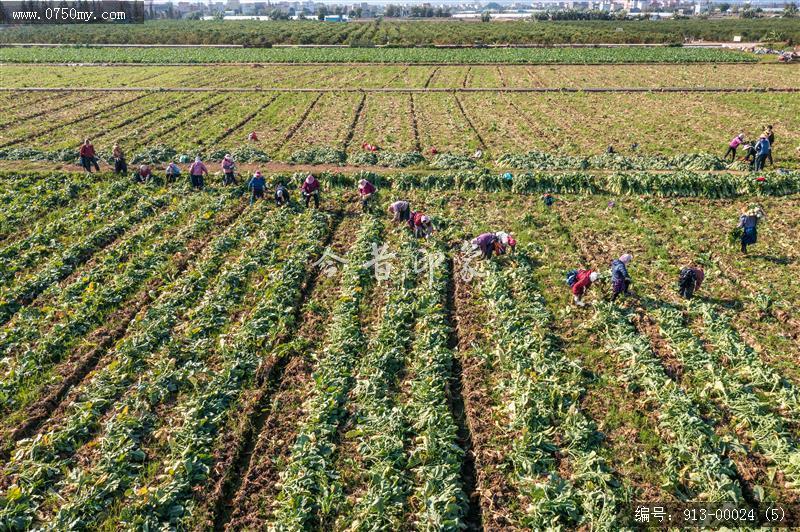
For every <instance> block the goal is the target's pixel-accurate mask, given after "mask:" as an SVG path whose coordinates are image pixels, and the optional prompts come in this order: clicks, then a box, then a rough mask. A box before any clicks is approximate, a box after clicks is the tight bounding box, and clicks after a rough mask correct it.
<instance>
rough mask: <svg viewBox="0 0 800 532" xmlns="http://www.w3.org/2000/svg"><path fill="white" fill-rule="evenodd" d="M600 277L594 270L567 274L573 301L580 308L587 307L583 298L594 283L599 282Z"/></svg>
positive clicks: (574, 271) (573, 271) (575, 271)
mask: <svg viewBox="0 0 800 532" xmlns="http://www.w3.org/2000/svg"><path fill="white" fill-rule="evenodd" d="M599 277H600V275H599V274H598V273H597V272H593V271H592V270H572V271H571V272H569V273H568V274H567V285H569V287H570V290H572V301H574V302H575V304H576V305H578V306H579V307H585V306H586V303H584V302H583V296H585V295H586V292H588V291H589V288H591V286H592V283H594V282H595V281H597V279H598V278H599Z"/></svg>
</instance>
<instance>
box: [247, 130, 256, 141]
mask: <svg viewBox="0 0 800 532" xmlns="http://www.w3.org/2000/svg"><path fill="white" fill-rule="evenodd" d="M247 140H249V141H250V142H258V135H256V132H255V131H251V132H250V134H249V135H247Z"/></svg>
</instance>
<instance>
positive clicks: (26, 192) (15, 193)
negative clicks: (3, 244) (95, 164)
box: [0, 173, 108, 249]
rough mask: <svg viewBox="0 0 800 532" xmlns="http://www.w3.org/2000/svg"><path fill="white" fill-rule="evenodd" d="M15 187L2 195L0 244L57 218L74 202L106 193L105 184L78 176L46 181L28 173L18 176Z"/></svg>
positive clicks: (1, 193) (54, 176)
mask: <svg viewBox="0 0 800 532" xmlns="http://www.w3.org/2000/svg"><path fill="white" fill-rule="evenodd" d="M10 183H12V185H11V186H10V187H8V188H5V187H4V188H3V191H2V192H0V204H2V205H3V211H2V213H0V241H5V240H6V239H7V238H8V237H9V236H10V235H11V234H12V233H14V232H19V231H20V230H24V229H25V228H27V227H29V226H30V224H31V223H32V222H34V221H35V220H37V221H38V220H41V217H42V216H46V215H47V216H57V215H60V214H62V213H63V212H64V209H65V208H68V207H69V206H70V205H72V204H73V203H79V202H80V201H81V200H83V199H86V198H88V197H91V193H93V192H97V193H101V192H103V191H105V190H106V185H107V184H108V183H107V182H105V181H97V180H96V179H94V178H92V179H91V180H89V179H87V178H86V177H85V176H79V175H63V176H59V175H52V177H51V179H50V180H48V181H47V182H44V181H42V180H41V179H40V178H39V177H38V176H36V175H34V174H31V173H26V174H24V175H19V176H15V177H14V178H13V181H10ZM4 249H5V248H4Z"/></svg>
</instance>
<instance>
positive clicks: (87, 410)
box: [0, 210, 286, 522]
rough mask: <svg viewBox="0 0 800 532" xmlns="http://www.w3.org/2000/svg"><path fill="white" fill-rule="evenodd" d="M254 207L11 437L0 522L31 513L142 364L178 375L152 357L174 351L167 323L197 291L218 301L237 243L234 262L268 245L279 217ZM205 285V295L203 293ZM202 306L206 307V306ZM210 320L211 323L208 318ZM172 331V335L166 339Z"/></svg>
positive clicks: (194, 301) (190, 304)
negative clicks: (41, 425) (41, 427)
mask: <svg viewBox="0 0 800 532" xmlns="http://www.w3.org/2000/svg"><path fill="white" fill-rule="evenodd" d="M258 214H259V211H258V210H256V211H252V212H251V213H249V214H248V215H247V216H245V217H243V218H242V219H240V221H238V222H237V223H236V224H235V225H234V226H232V227H231V228H229V229H228V230H227V231H225V232H224V233H223V234H222V235H220V236H218V237H216V238H215V239H214V241H213V242H212V243H211V244H210V246H209V248H208V251H207V252H206V253H205V254H204V255H203V256H202V257H201V258H200V259H199V260H198V261H197V263H196V265H195V266H194V268H192V269H191V270H190V271H189V272H188V273H187V274H185V275H182V276H180V277H179V278H178V279H176V280H175V281H173V282H171V283H169V284H168V285H167V286H165V287H164V289H163V291H162V292H161V296H160V297H159V298H158V299H157V301H156V302H155V303H153V304H152V305H150V306H149V307H148V308H147V309H146V310H145V311H144V312H143V313H142V314H141V315H140V316H138V317H137V318H136V320H135V322H134V324H133V325H132V327H131V330H130V331H129V333H128V335H126V337H125V338H123V340H122V341H121V342H120V343H119V344H118V345H117V346H116V347H115V348H114V349H113V351H112V352H110V353H109V355H108V356H109V357H112V358H113V359H114V363H112V364H109V365H106V366H104V367H103V368H102V369H101V370H100V371H98V372H97V373H95V374H93V375H92V377H91V379H90V380H89V381H88V382H86V383H85V384H83V385H82V386H81V391H80V395H78V397H77V398H76V399H75V400H74V401H73V402H72V403H71V404H70V405H68V406H67V408H66V410H65V411H64V413H63V414H62V416H61V417H60V418H59V419H58V420H56V423H55V424H54V425H53V426H52V427H50V429H49V430H48V431H47V432H45V433H43V434H40V435H38V436H37V437H36V438H34V439H33V440H23V441H21V442H20V443H19V444H18V448H17V450H16V452H15V453H14V458H13V459H12V461H11V462H10V464H9V466H8V468H7V469H6V473H11V472H14V473H15V474H16V475H15V477H14V481H15V484H14V485H12V486H11V487H9V488H7V492H6V494H5V500H4V501H5V503H6V505H5V507H4V508H3V510H2V513H0V515H2V519H3V520H4V521H3V522H30V520H31V519H33V516H34V514H35V513H36V509H37V508H38V507H39V505H40V504H42V502H43V499H42V497H41V496H40V495H39V494H40V493H41V492H42V490H45V489H48V488H50V487H52V486H53V485H55V483H56V482H58V481H59V480H60V479H61V478H62V474H61V470H62V469H63V468H64V467H65V466H69V465H71V463H72V460H71V456H72V453H73V452H75V451H76V450H77V449H78V448H79V447H80V446H81V445H82V444H83V443H85V442H86V440H87V438H88V437H89V436H90V435H91V434H92V433H93V432H94V431H95V430H96V429H97V428H99V427H100V426H101V425H100V424H101V421H102V420H103V419H104V416H105V415H106V412H107V411H108V410H109V409H110V408H113V407H114V406H115V404H116V399H117V398H118V397H119V396H120V395H121V394H122V393H123V392H125V390H127V389H128V388H129V386H130V385H131V384H132V383H133V382H135V380H136V379H137V378H138V377H139V375H140V374H141V373H142V371H143V370H148V369H149V373H148V375H149V376H151V377H155V376H158V375H161V376H162V377H163V376H164V374H163V372H165V371H168V370H170V369H171V370H173V373H172V375H173V376H176V375H178V373H177V371H178V369H180V367H175V366H173V364H174V362H169V360H168V358H162V359H161V363H160V364H159V359H158V358H155V359H153V358H152V357H154V356H156V357H158V356H161V357H163V356H164V355H165V354H170V353H172V354H173V355H174V354H175V349H176V348H179V347H180V345H181V342H180V340H181V338H182V337H181V336H180V334H181V333H177V332H173V331H177V329H176V326H177V325H179V324H180V323H182V322H183V323H189V324H190V323H191V321H190V320H191V318H192V317H193V316H195V315H197V314H196V312H195V310H194V307H195V306H196V305H198V302H199V301H201V298H203V297H204V296H205V297H207V299H203V300H204V301H210V302H211V303H215V302H216V304H217V305H219V304H220V303H219V301H218V299H215V298H214V296H213V294H215V293H216V290H222V289H224V285H222V286H220V284H219V283H221V282H222V281H223V280H224V279H225V277H224V272H226V271H227V270H225V267H226V264H227V261H228V260H229V259H230V258H231V253H232V251H234V250H236V248H237V247H239V245H240V243H242V242H251V244H250V245H248V246H245V251H244V252H242V253H243V255H242V258H240V259H238V260H235V261H234V262H233V264H234V265H236V264H239V263H240V261H243V260H245V259H247V261H249V263H250V267H251V268H252V267H253V266H255V265H257V263H254V262H253V258H252V256H250V254H253V253H255V252H256V250H257V249H262V250H265V249H266V250H272V249H273V247H274V239H270V238H266V237H267V236H269V235H271V234H272V233H275V235H277V234H278V233H277V232H279V231H282V230H283V224H282V223H281V222H285V221H286V220H285V219H283V218H274V219H273V221H272V222H271V223H270V224H269V225H268V226H267V228H265V229H264V231H263V232H262V231H260V230H259V227H260V226H261V222H260V219H259V216H258ZM273 236H274V235H273ZM254 242H255V243H260V244H259V246H260V247H255V248H254V246H253V245H252V243H254ZM233 256H234V257H235V256H236V255H233ZM233 267H235V266H232V268H233ZM227 278H228V280H229V282H228V287H229V288H231V289H233V288H235V287H236V285H237V284H238V282H237V281H236V280H235V279H233V278H232V277H230V275H229V276H228V277H227ZM207 292H208V293H209V294H210V295H207ZM223 305H224V302H223ZM200 308H205V307H202V306H201V307H200ZM208 308H209V309H210V310H211V311H214V308H213V306H212V307H208ZM187 320H189V321H187ZM211 324H212V325H213V319H212V322H211ZM207 325H208V323H207ZM191 331H193V329H192V328H191V327H189V328H188V332H184V333H183V334H190V335H191V334H194V335H198V334H200V333H202V331H203V327H200V328H199V329H198V330H197V331H194V332H193V333H192V332H191ZM173 334H179V336H178V337H177V338H174V339H173ZM170 342H171V343H170ZM168 343H169V345H172V346H173V349H172V350H171V351H170V350H165V348H164V346H165V344H168ZM164 362H166V364H164ZM170 387H171V384H168V385H167V391H168V390H169V388H170ZM139 391H144V390H143V389H142V388H134V389H133V392H132V396H133V397H136V396H137V393H138V392H139ZM162 393H163V390H162ZM127 397H130V396H127ZM139 397H145V398H146V397H147V396H139ZM159 397H160V398H161V399H164V397H163V395H159V394H156V395H155V396H153V399H154V400H158V399H159ZM139 406H143V405H139ZM125 413H127V412H125ZM124 425H125V423H123V426H124ZM113 426H114V425H112V428H113ZM137 456H140V455H139V454H138V453H133V454H132V455H131V456H125V457H124V458H123V460H127V459H133V460H135V459H136V457H137ZM58 464H61V465H60V466H58ZM6 520H11V521H6ZM20 520H22V521H20Z"/></svg>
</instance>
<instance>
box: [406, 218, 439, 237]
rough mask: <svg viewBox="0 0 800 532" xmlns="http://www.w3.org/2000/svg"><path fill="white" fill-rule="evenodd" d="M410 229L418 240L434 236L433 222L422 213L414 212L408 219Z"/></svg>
mask: <svg viewBox="0 0 800 532" xmlns="http://www.w3.org/2000/svg"><path fill="white" fill-rule="evenodd" d="M408 227H409V228H410V229H411V230H412V231H413V232H414V236H415V237H417V238H423V237H424V238H428V237H430V236H431V235H432V234H433V222H431V219H430V218H429V217H427V216H425V214H423V213H421V212H412V213H411V215H410V216H409V218H408Z"/></svg>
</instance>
